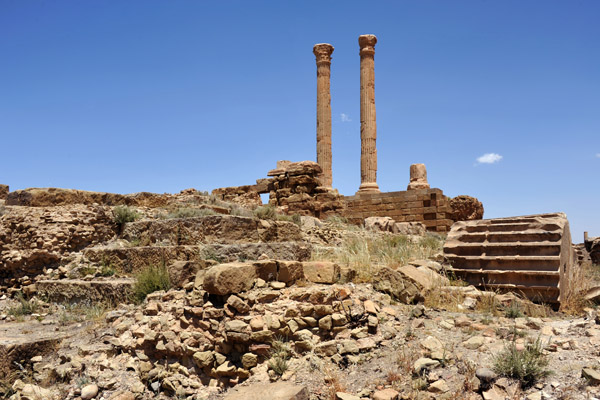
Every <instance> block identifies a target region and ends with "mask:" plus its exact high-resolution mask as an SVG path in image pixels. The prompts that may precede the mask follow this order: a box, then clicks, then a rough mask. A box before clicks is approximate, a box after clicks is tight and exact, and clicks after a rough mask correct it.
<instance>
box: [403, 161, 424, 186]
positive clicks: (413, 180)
mask: <svg viewBox="0 0 600 400" xmlns="http://www.w3.org/2000/svg"><path fill="white" fill-rule="evenodd" d="M414 189H429V183H428V182H427V168H426V167H425V164H413V165H411V166H410V182H409V184H408V187H407V188H406V190H414Z"/></svg>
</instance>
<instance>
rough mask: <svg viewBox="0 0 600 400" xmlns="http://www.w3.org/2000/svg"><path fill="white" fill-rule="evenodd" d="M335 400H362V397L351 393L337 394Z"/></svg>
mask: <svg viewBox="0 0 600 400" xmlns="http://www.w3.org/2000/svg"><path fill="white" fill-rule="evenodd" d="M335 399H336V400H360V397H358V396H355V395H353V394H350V393H344V392H336V393H335Z"/></svg>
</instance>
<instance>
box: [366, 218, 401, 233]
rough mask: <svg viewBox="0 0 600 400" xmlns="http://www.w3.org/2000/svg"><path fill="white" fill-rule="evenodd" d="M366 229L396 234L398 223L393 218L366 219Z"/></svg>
mask: <svg viewBox="0 0 600 400" xmlns="http://www.w3.org/2000/svg"><path fill="white" fill-rule="evenodd" d="M364 224H365V229H367V230H369V231H374V232H394V227H395V225H396V221H394V219H393V218H391V217H368V218H365V222H364Z"/></svg>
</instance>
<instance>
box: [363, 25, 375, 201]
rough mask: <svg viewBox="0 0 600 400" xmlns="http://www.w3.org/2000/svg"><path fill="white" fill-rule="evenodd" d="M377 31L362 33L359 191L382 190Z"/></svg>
mask: <svg viewBox="0 0 600 400" xmlns="http://www.w3.org/2000/svg"><path fill="white" fill-rule="evenodd" d="M375 43H377V38H376V37H375V35H360V36H359V37H358V45H359V46H360V187H359V188H358V192H359V193H362V192H379V186H377V148H376V147H375V141H376V139H377V122H376V118H375Z"/></svg>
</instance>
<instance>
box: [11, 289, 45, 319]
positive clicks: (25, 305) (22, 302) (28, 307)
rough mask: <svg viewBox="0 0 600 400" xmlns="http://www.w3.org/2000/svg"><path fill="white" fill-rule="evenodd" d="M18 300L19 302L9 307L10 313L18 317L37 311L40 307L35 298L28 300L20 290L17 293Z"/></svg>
mask: <svg viewBox="0 0 600 400" xmlns="http://www.w3.org/2000/svg"><path fill="white" fill-rule="evenodd" d="M16 300H17V301H18V302H19V304H18V305H17V306H14V307H10V308H9V309H8V315H12V316H14V317H16V318H18V317H23V316H25V315H31V314H33V313H35V312H37V310H38V308H39V305H38V304H37V303H36V302H34V301H33V300H26V299H25V298H24V297H23V294H22V293H20V292H19V293H18V294H17V296H16Z"/></svg>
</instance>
